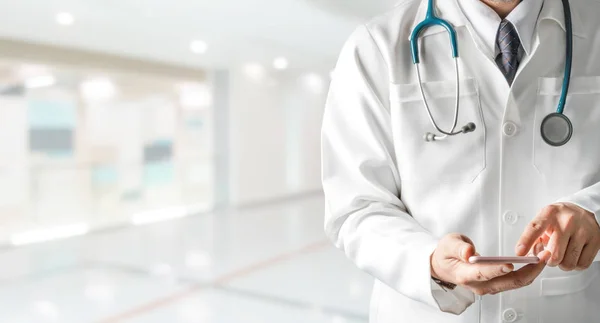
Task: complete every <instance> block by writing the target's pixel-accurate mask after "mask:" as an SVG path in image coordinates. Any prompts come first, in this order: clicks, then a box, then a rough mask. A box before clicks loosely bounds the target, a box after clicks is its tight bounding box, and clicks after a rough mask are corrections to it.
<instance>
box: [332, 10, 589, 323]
mask: <svg viewBox="0 0 600 323" xmlns="http://www.w3.org/2000/svg"><path fill="white" fill-rule="evenodd" d="M436 4H437V5H436V13H437V14H438V15H439V16H440V17H441V18H443V19H445V20H447V21H449V22H450V23H451V24H452V25H453V26H454V28H455V29H456V32H457V37H458V45H459V52H460V60H459V70H460V75H461V78H460V89H461V95H460V100H461V101H460V110H459V112H460V113H459V121H458V124H459V125H463V124H466V123H468V122H473V123H475V124H476V125H477V128H476V130H475V131H474V132H472V133H469V134H461V135H458V136H453V137H450V138H447V139H446V140H443V141H437V142H425V141H424V140H423V134H424V133H426V132H428V131H432V130H434V129H432V126H431V124H430V121H429V118H428V116H427V112H426V110H425V107H424V105H423V102H422V100H421V93H420V90H419V86H418V81H417V77H416V74H415V70H414V67H413V64H412V60H411V50H410V46H409V45H410V43H409V37H410V33H411V31H412V30H413V29H414V27H415V26H416V25H417V24H418V23H419V22H421V21H422V20H423V19H424V18H425V14H426V11H427V1H425V0H423V1H421V0H404V1H402V2H401V3H400V4H399V5H398V6H397V7H395V8H394V9H392V10H391V11H389V12H388V13H386V14H384V15H382V16H379V17H377V18H375V19H373V20H371V21H370V22H369V23H367V24H365V25H363V26H360V27H358V28H357V29H356V31H355V32H354V33H353V34H352V36H351V37H350V39H349V40H348V41H347V42H346V44H345V46H344V48H343V50H342V52H341V55H340V58H339V61H338V64H337V67H336V69H335V72H334V76H333V80H332V84H331V87H330V93H329V97H328V100H327V106H326V110H325V116H324V121H323V128H322V158H323V187H324V190H325V196H326V219H325V231H326V233H327V235H328V236H329V237H330V238H331V239H332V241H333V242H334V244H335V245H336V246H337V247H338V248H340V249H341V250H343V251H344V252H345V254H346V255H347V256H348V258H350V259H351V260H352V261H353V262H354V263H355V264H356V265H357V266H358V267H359V268H360V269H362V270H364V271H365V272H367V273H369V274H371V275H372V276H373V277H374V278H375V279H376V282H375V287H374V290H373V295H372V301H371V309H370V320H371V322H383V323H391V322H405V323H414V322H427V323H429V322H431V323H452V322H456V323H475V322H485V323H492V322H522V323H533V322H535V323H564V322H573V323H597V322H600V275H599V274H600V264H599V261H600V257H599V256H598V251H599V249H600V226H599V224H598V220H599V219H600V218H599V216H600V19H598V16H599V14H600V1H598V0H571V9H572V17H573V34H574V40H573V42H574V54H573V70H572V78H571V87H570V91H569V96H568V99H567V104H566V107H565V114H566V115H567V116H568V117H569V118H570V119H571V121H572V123H573V127H574V134H573V137H572V138H571V141H570V142H569V143H568V144H566V145H564V146H562V147H552V146H549V145H548V144H546V143H545V142H544V141H543V140H542V138H541V136H540V123H541V120H542V119H543V118H544V117H545V116H546V115H548V114H549V113H551V112H553V111H555V110H556V107H557V101H558V97H559V95H560V93H561V85H562V81H563V77H562V76H563V73H564V70H565V46H566V41H565V34H566V27H565V26H566V24H565V15H564V10H563V5H562V2H561V0H524V1H522V2H519V1H518V0H437V1H436ZM505 37H508V38H509V39H511V41H510V44H507V42H506V41H505V40H506V38H505ZM420 48H421V63H422V64H421V74H422V77H423V79H422V81H423V82H422V85H423V87H424V89H425V93H426V95H427V98H428V102H429V104H430V106H431V110H432V113H433V114H434V116H435V118H436V119H437V120H438V122H439V123H440V124H441V125H442V127H448V126H449V125H451V122H452V121H453V113H454V106H453V104H454V100H455V96H454V95H455V92H454V91H455V86H456V81H455V80H456V79H455V71H454V62H453V60H452V57H451V51H450V47H449V42H448V34H447V33H446V32H445V31H444V29H443V28H431V29H428V30H427V31H426V32H424V33H423V34H422V35H421V39H420ZM478 254H479V255H482V256H514V255H518V256H524V255H527V254H536V255H538V256H539V257H540V258H541V259H542V261H541V263H540V264H535V265H527V266H522V267H521V268H518V267H517V268H515V266H513V265H512V264H501V265H489V264H469V263H468V261H467V259H468V258H469V257H470V256H472V255H478ZM455 285H456V286H455Z"/></svg>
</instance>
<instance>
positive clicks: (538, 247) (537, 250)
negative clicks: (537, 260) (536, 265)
mask: <svg viewBox="0 0 600 323" xmlns="http://www.w3.org/2000/svg"><path fill="white" fill-rule="evenodd" d="M542 251H544V243H543V242H542V238H540V242H538V243H537V244H536V245H535V247H534V248H533V254H534V255H538V254H540V253H541V252H542Z"/></svg>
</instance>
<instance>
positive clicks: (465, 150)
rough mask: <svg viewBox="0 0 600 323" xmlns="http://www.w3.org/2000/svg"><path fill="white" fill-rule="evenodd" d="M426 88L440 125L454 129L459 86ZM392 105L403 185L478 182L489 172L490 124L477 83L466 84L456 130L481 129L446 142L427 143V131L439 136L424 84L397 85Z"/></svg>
mask: <svg viewBox="0 0 600 323" xmlns="http://www.w3.org/2000/svg"><path fill="white" fill-rule="evenodd" d="M423 89H424V92H425V96H426V98H427V102H428V104H429V108H430V109H431V114H432V115H433V118H434V119H435V121H436V122H437V124H438V126H439V127H440V128H442V129H443V130H445V131H448V130H450V128H451V126H452V123H453V121H454V115H455V114H454V112H455V100H456V83H455V82H454V81H442V82H425V83H423ZM390 107H391V114H392V129H393V132H394V146H395V148H396V155H397V161H398V167H399V169H400V177H401V178H402V180H403V181H414V180H416V181H423V180H426V179H428V180H435V181H436V183H439V181H452V182H466V183H470V182H473V181H474V180H475V179H476V178H477V176H478V175H479V174H480V173H481V172H482V171H483V170H484V169H485V166H486V160H485V124H484V120H483V114H482V110H481V104H480V100H479V92H478V87H477V83H476V81H475V80H474V79H464V80H461V82H460V105H459V110H458V123H457V126H456V129H455V130H459V129H460V128H461V127H463V126H464V125H466V124H467V123H469V122H473V123H475V125H476V127H477V128H476V130H475V131H474V132H471V133H468V134H458V135H456V136H450V137H447V138H446V139H445V140H441V141H435V142H426V141H425V140H424V135H425V133H427V132H432V133H434V134H437V133H438V132H437V131H436V130H435V128H434V127H433V125H432V124H431V121H430V119H429V116H428V114H427V110H426V108H425V105H424V103H423V100H422V97H421V92H420V88H419V84H391V85H390Z"/></svg>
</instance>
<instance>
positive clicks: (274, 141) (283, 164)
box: [229, 67, 329, 205]
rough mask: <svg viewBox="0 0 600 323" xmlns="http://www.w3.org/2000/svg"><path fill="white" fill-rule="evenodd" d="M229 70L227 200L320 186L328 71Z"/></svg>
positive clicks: (263, 197) (246, 199)
mask: <svg viewBox="0 0 600 323" xmlns="http://www.w3.org/2000/svg"><path fill="white" fill-rule="evenodd" d="M230 76H231V77H230V105H229V116H230V124H229V127H230V132H229V140H230V141H229V145H230V202H231V203H232V204H236V205H239V204H246V203H252V202H258V201H266V200H270V199H274V198H278V197H285V196H290V195H295V194H302V193H308V192H314V191H318V190H320V189H321V183H320V139H319V138H320V128H321V116H322V113H323V108H324V104H325V98H326V93H327V86H328V84H329V77H328V73H326V72H321V73H318V74H317V73H313V72H311V73H309V74H307V73H306V72H300V71H283V72H281V71H269V70H265V69H261V68H259V67H251V68H242V69H240V70H234V71H232V72H231V74H230Z"/></svg>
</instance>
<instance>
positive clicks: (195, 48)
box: [190, 40, 208, 54]
mask: <svg viewBox="0 0 600 323" xmlns="http://www.w3.org/2000/svg"><path fill="white" fill-rule="evenodd" d="M190 50H191V51H192V53H194V54H204V53H206V51H207V50H208V44H207V43H206V42H204V41H202V40H194V41H192V42H191V43H190Z"/></svg>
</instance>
